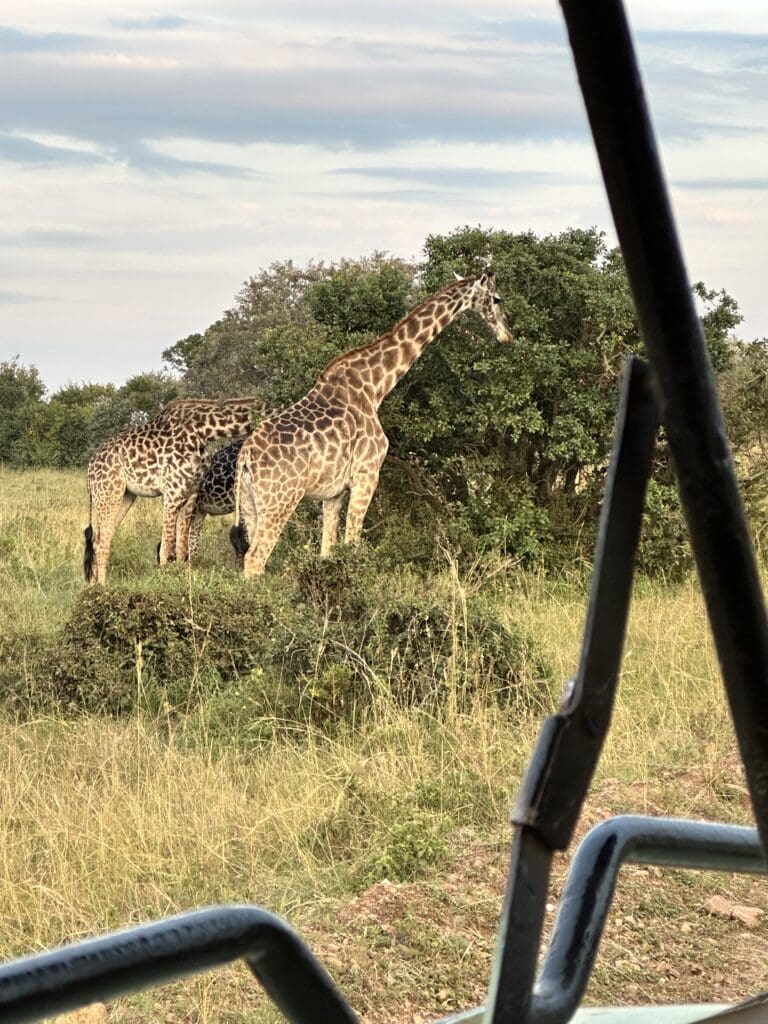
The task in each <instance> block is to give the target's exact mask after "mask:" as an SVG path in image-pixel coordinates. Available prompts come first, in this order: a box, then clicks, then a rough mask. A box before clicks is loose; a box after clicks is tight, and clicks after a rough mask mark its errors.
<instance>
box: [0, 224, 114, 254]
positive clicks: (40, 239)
mask: <svg viewBox="0 0 768 1024" xmlns="http://www.w3.org/2000/svg"><path fill="white" fill-rule="evenodd" d="M103 242H104V238H103V237H102V236H101V235H98V234H95V233H94V232H91V231H69V230H65V229H59V228H51V229H44V228H31V229H29V230H27V231H16V232H11V231H3V232H0V246H2V247H4V248H6V249H9V248H24V249H72V248H76V249H82V248H84V247H89V248H90V247H93V246H100V245H101V244H102V243H103Z"/></svg>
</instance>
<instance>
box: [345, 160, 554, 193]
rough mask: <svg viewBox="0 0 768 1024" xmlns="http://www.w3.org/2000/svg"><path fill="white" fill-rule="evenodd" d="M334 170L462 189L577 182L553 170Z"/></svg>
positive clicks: (412, 168)
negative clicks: (554, 172)
mask: <svg viewBox="0 0 768 1024" xmlns="http://www.w3.org/2000/svg"><path fill="white" fill-rule="evenodd" d="M333 173H334V174H343V175H354V176H359V177H364V178H381V179H385V180H389V181H405V182H416V183H420V184H424V185H429V186H430V187H431V188H437V189H440V188H448V189H459V190H461V191H465V190H467V189H471V188H475V189H485V188H528V187H535V186H538V185H547V184H557V183H558V182H564V181H566V180H567V181H568V182H569V183H571V184H573V182H574V178H573V176H568V178H566V177H565V175H563V174H553V173H552V172H551V171H535V170H534V171H498V170H493V169H491V168H485V167H397V166H395V167H387V166H382V167H339V168H337V170H335V171H334V172H333Z"/></svg>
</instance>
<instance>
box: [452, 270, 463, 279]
mask: <svg viewBox="0 0 768 1024" xmlns="http://www.w3.org/2000/svg"><path fill="white" fill-rule="evenodd" d="M453 276H454V277H455V278H456V280H457V281H463V280H464V278H463V277H462V276H461V274H459V273H457V271H455V270H454V272H453Z"/></svg>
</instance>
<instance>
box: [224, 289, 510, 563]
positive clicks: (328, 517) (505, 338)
mask: <svg viewBox="0 0 768 1024" xmlns="http://www.w3.org/2000/svg"><path fill="white" fill-rule="evenodd" d="M467 310H471V311H473V312H474V313H478V314H479V315H480V316H481V317H482V318H483V320H485V322H486V323H487V324H488V326H489V327H490V328H491V330H492V331H493V333H494V335H495V336H496V338H497V339H498V340H499V341H501V342H510V341H512V332H511V331H510V329H509V324H508V323H507V320H506V317H505V315H504V311H503V309H502V306H501V298H500V297H499V295H498V294H497V292H496V278H495V276H494V274H493V273H491V272H487V273H485V274H482V275H481V276H480V277H468V278H464V279H462V280H459V281H457V282H455V283H453V284H451V285H449V286H448V287H447V288H444V289H443V290H442V291H440V292H438V293H437V294H436V295H433V296H432V297H431V298H429V299H427V300H426V302H423V303H422V304H421V305H420V306H418V307H417V308H416V309H414V310H412V311H411V312H410V313H409V314H408V316H406V317H405V319H403V320H401V321H400V322H399V323H397V324H395V326H394V327H393V328H392V330H391V331H389V332H388V333H387V334H383V335H382V336H381V337H380V338H377V339H376V340H375V341H372V342H370V343H369V344H368V345H362V346H360V347H359V348H353V349H351V350H350V351H349V352H345V353H343V354H342V355H339V356H337V357H336V358H335V359H333V360H332V361H331V362H330V363H329V364H328V365H327V366H326V368H325V369H324V370H323V372H322V373H321V374H320V376H319V377H318V379H317V381H316V383H315V385H314V387H313V388H312V389H311V391H309V392H308V393H307V394H306V395H305V396H304V397H303V398H301V399H299V401H298V402H296V403H294V404H293V405H292V406H290V407H289V408H288V409H286V410H284V411H283V412H281V413H278V414H277V415H274V416H269V417H268V418H267V419H265V420H262V422H261V423H260V424H259V425H258V426H257V427H255V428H254V430H253V433H251V434H250V435H249V436H248V437H247V438H246V439H245V441H244V442H243V446H242V448H241V450H240V455H239V457H238V461H237V475H236V508H235V525H234V526H233V527H232V530H231V531H230V536H231V538H232V544H233V546H234V547H235V550H236V551H237V552H238V553H240V554H242V555H243V556H244V570H245V575H246V576H251V575H254V574H258V573H262V572H263V571H264V567H265V565H266V562H267V559H268V558H269V556H270V554H271V552H272V549H273V548H274V546H275V544H276V543H277V540H278V538H279V536H280V534H281V533H282V531H283V528H284V526H285V524H286V523H287V521H288V519H289V518H290V516H291V515H292V513H293V511H294V509H295V508H296V506H297V505H298V503H299V502H300V501H301V499H302V498H304V497H309V498H314V499H316V500H319V501H322V503H323V539H322V544H321V549H320V553H321V555H322V556H327V555H328V554H329V553H330V551H331V548H332V547H333V545H334V544H335V542H336V538H337V535H338V529H339V515H340V512H341V505H342V501H343V498H344V492H345V491H346V490H349V507H348V509H347V522H346V529H345V534H344V539H345V540H346V541H347V542H348V543H350V542H351V543H356V542H357V541H359V539H360V536H361V534H362V529H363V519H364V517H365V514H366V512H367V511H368V506H369V505H370V503H371V499H372V497H373V494H374V491H375V490H376V486H377V484H378V481H379V470H380V469H381V464H382V462H383V461H384V458H385V456H386V454H387V448H388V445H389V442H388V440H387V436H386V434H385V433H384V430H383V428H382V426H381V423H380V422H379V417H378V409H379V406H380V405H381V403H382V401H383V400H384V398H386V396H387V395H388V394H389V392H390V391H391V390H392V388H394V386H395V385H396V384H397V382H398V381H399V380H400V378H401V377H402V376H403V374H404V373H406V371H407V370H408V369H409V367H411V366H412V365H413V363H414V362H415V361H416V360H417V359H418V358H419V356H420V355H421V354H422V352H423V351H424V350H425V349H426V347H427V346H428V345H429V344H430V343H431V342H432V341H434V340H435V338H436V337H437V336H438V334H440V332H441V331H442V330H444V328H446V327H447V326H448V324H450V323H451V321H453V320H455V319H456V317H457V316H459V315H460V314H461V313H463V312H465V311H467ZM249 540H250V546H248V542H249Z"/></svg>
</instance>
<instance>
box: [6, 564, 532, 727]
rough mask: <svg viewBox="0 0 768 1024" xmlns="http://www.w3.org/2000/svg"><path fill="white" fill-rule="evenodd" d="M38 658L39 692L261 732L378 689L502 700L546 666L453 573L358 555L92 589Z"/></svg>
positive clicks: (403, 699)
mask: <svg viewBox="0 0 768 1024" xmlns="http://www.w3.org/2000/svg"><path fill="white" fill-rule="evenodd" d="M160 576H162V579H161V580H160ZM158 580H159V581H158ZM4 660H5V661H6V664H7V663H8V659H4ZM35 660H36V661H37V662H38V664H37V666H36V670H35V675H36V677H37V678H38V679H39V680H40V689H39V693H38V695H37V697H36V698H35V701H36V702H38V703H39V702H40V701H42V702H43V703H46V702H48V703H50V702H53V703H54V704H55V705H56V706H57V707H59V708H63V709H71V710H74V711H87V712H103V713H108V714H113V715H119V714H124V713H128V712H132V711H134V710H136V709H137V708H138V709H142V708H143V709H147V710H151V711H153V712H157V711H163V710H164V711H166V712H167V713H169V714H172V715H174V714H180V713H187V712H190V711H196V712H197V713H200V714H203V715H205V716H206V726H207V729H208V731H209V732H211V731H212V732H213V733H217V732H221V734H222V736H226V735H242V736H246V737H248V736H250V737H252V738H259V737H260V736H263V735H264V733H265V731H266V732H270V731H271V730H273V729H274V728H280V727H281V726H280V723H284V724H290V723H291V722H293V723H298V722H306V721H314V722H316V723H318V724H332V723H334V722H340V721H350V720H355V719H357V718H358V717H359V716H360V715H361V714H363V713H364V712H365V710H366V708H368V707H370V706H371V705H372V703H373V702H375V701H376V700H377V698H379V697H385V698H386V699H392V700H395V701H396V702H398V703H400V704H403V705H411V706H413V705H417V706H428V707H435V706H438V705H440V704H441V703H443V702H446V701H449V700H450V701H454V702H456V703H458V704H461V705H466V704H469V703H470V702H471V701H473V700H475V699H492V700H495V701H498V702H500V703H502V704H504V703H508V702H510V701H512V700H519V699H525V696H526V693H527V692H528V691H529V690H530V688H532V687H536V685H537V681H540V680H541V679H542V678H543V677H544V676H545V675H546V674H547V673H546V669H545V667H544V665H543V664H542V662H541V659H540V658H539V657H538V656H537V654H536V651H535V649H534V647H533V644H532V643H531V641H530V639H529V638H528V637H526V636H525V635H523V633H522V632H520V631H519V630H518V629H516V628H515V627H514V626H509V625H507V624H506V623H502V622H500V621H499V619H498V617H497V615H496V613H495V611H494V609H493V606H492V603H491V601H490V600H489V599H488V598H487V597H485V596H484V595H482V594H479V593H475V594H472V593H466V592H465V591H464V590H462V589H461V588H459V587H458V586H457V585H456V584H455V582H452V580H451V577H450V574H449V573H446V574H445V575H444V576H443V577H435V578H434V579H433V585H432V588H431V589H429V590H427V589H426V588H425V584H424V580H423V579H422V578H420V577H418V576H416V575H415V574H413V573H412V572H408V571H399V572H381V570H380V568H379V567H377V565H376V563H375V559H374V558H373V557H372V556H371V555H369V554H366V553H364V554H353V553H350V552H344V553H342V554H341V555H339V556H338V557H336V558H334V559H331V560H328V561H322V562H321V561H320V560H319V559H316V558H312V557H308V556H303V557H301V558H300V559H299V560H298V562H295V563H294V564H293V565H292V567H291V568H290V569H289V570H288V571H287V572H286V574H285V575H284V577H283V578H282V579H281V578H278V577H276V576H273V577H266V578H264V579H261V580H257V581H244V580H242V579H239V578H235V579H233V578H232V577H229V576H227V575H226V574H223V573H222V574H221V575H218V576H217V575H214V576H210V575H208V578H207V579H206V578H205V577H203V576H202V575H201V576H199V577H196V576H195V575H193V574H189V575H188V574H187V573H185V572H180V571H177V572H174V571H171V572H168V573H163V574H159V575H158V577H157V578H155V580H154V581H153V582H152V583H150V584H148V585H147V588H146V589H142V590H135V589H132V590H129V589H123V588H120V587H110V588H109V589H106V588H101V587H93V588H90V589H88V590H85V591H83V593H82V595H81V596H80V598H79V599H78V601H77V603H76V604H75V606H74V608H73V610H72V613H71V615H70V617H69V619H68V621H67V622H66V624H65V626H64V628H63V629H62V631H61V633H60V635H57V636H56V637H54V639H53V640H52V641H49V642H47V643H46V644H43V646H42V648H41V649H39V650H38V651H37V654H36V655H35ZM15 690H16V692H17V693H20V692H21V686H20V684H17V686H16V687H15Z"/></svg>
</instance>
